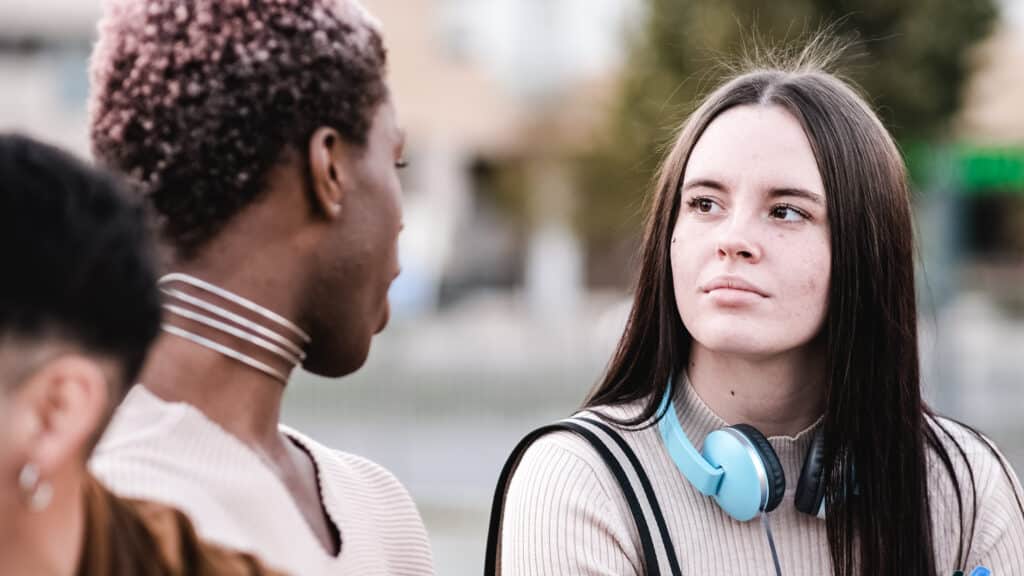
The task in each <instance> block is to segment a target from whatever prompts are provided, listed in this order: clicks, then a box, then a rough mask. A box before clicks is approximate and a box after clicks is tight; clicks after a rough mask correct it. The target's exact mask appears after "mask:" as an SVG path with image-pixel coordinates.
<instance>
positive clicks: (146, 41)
mask: <svg viewBox="0 0 1024 576" xmlns="http://www.w3.org/2000/svg"><path fill="white" fill-rule="evenodd" d="M385 64H386V53H385V49H384V46H383V42H382V39H381V35H380V30H379V25H378V23H377V22H376V21H375V20H373V18H372V17H371V16H370V15H369V14H368V13H367V12H366V11H365V10H363V9H362V7H361V6H360V5H359V4H358V3H357V2H356V1H355V0H107V4H106V6H105V12H104V17H103V19H102V20H101V22H100V24H99V41H98V43H97V45H96V48H95V50H94V52H93V55H92V63H91V82H92V96H91V99H90V103H89V116H90V136H91V139H92V149H93V153H94V155H95V156H96V158H97V159H98V160H99V161H100V162H101V163H102V164H105V165H107V166H109V167H110V168H112V169H114V170H116V171H119V172H121V173H123V174H125V175H127V176H128V178H129V180H130V181H131V182H132V183H133V184H135V185H136V187H137V188H139V189H140V190H141V191H142V192H143V193H144V194H145V195H146V196H147V197H148V199H149V200H150V201H151V202H152V205H153V207H154V208H155V210H156V212H157V214H158V215H159V217H160V220H161V228H162V231H163V233H164V235H165V237H166V238H167V239H168V240H169V241H170V242H171V243H172V244H173V245H174V246H176V247H177V248H178V251H179V253H180V254H181V255H182V256H184V257H188V256H190V255H194V254H195V252H196V251H197V250H198V249H199V248H200V247H202V245H203V244H204V243H205V242H207V241H208V240H209V239H210V238H211V237H213V236H214V235H216V233H217V232H218V230H219V229H220V228H221V227H222V226H223V225H224V224H225V223H226V222H227V221H228V220H230V219H231V217H232V216H233V215H234V214H236V213H238V212H239V211H240V210H241V209H242V208H243V207H245V206H246V205H247V204H248V203H249V202H251V201H252V200H253V199H254V198H256V197H257V196H258V195H259V193H260V192H261V190H262V189H263V180H264V177H265V176H266V173H267V172H268V170H269V168H270V167H271V166H272V165H273V164H274V162H275V161H277V160H278V159H279V158H280V157H281V155H282V153H283V151H284V150H285V149H287V148H288V147H293V148H294V149H296V150H298V151H300V152H304V151H305V147H306V143H307V142H308V140H309V138H310V136H311V135H312V133H313V132H314V131H315V130H316V129H317V128H319V127H321V126H330V127H332V128H335V129H337V130H338V132H339V133H340V134H341V135H342V137H344V138H345V139H346V140H348V141H350V142H352V143H355V144H359V145H362V144H365V142H366V137H367V133H368V131H369V128H370V124H371V123H372V119H373V115H374V112H375V110H376V107H377V106H378V105H379V104H380V103H381V102H382V101H383V100H384V99H385V98H386V97H387V87H386V84H385V78H384V75H385Z"/></svg>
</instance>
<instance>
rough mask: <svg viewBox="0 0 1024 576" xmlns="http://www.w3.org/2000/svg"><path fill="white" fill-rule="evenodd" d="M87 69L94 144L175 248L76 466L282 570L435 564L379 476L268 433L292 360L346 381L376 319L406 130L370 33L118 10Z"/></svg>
mask: <svg viewBox="0 0 1024 576" xmlns="http://www.w3.org/2000/svg"><path fill="white" fill-rule="evenodd" d="M92 80H93V99H92V104H91V135H92V143H93V150H94V153H95V154H96V157H97V158H98V159H99V160H100V161H101V162H103V163H104V164H106V165H108V166H110V167H112V168H114V169H115V170H117V171H119V172H121V173H123V174H126V175H127V176H128V177H129V178H130V179H131V180H132V181H133V183H134V184H135V186H136V187H137V188H138V189H139V190H140V191H141V192H142V193H143V194H144V195H145V197H146V198H147V199H148V200H149V201H150V203H151V205H152V207H153V208H154V210H155V213H156V215H157V217H158V222H159V224H160V227H161V231H162V233H163V238H164V240H165V241H166V242H165V244H166V246H167V247H168V249H169V252H171V255H170V256H169V261H170V264H169V273H168V274H167V275H165V276H164V277H163V278H162V279H161V288H162V293H163V296H164V306H163V308H164V313H165V320H164V327H163V329H164V332H165V333H164V335H163V336H162V337H161V338H160V339H159V340H158V341H157V344H156V346H155V348H154V350H153V353H152V354H151V356H150V359H149V361H148V362H147V364H146V366H145V367H144V369H143V372H142V376H141V378H140V380H141V383H142V386H138V387H136V388H135V390H133V391H132V393H130V394H129V395H128V397H127V399H126V400H125V402H124V403H123V404H122V406H121V407H120V409H119V410H118V413H117V415H116V416H115V418H114V421H113V423H112V425H111V428H110V430H109V431H108V433H107V434H106V436H105V438H104V440H103V441H102V442H101V444H100V446H99V447H98V449H97V452H96V455H95V457H94V459H93V469H94V471H95V472H96V473H97V475H98V476H99V477H100V478H102V479H103V480H105V481H106V482H108V483H109V485H110V486H111V487H112V488H113V489H114V490H115V491H116V492H118V493H120V494H125V495H130V496H135V497H146V498H150V499H153V500H159V501H163V502H168V503H171V504H174V505H177V506H178V507H180V508H182V509H183V510H185V511H186V512H187V513H188V514H189V515H190V517H191V518H192V519H193V521H194V523H195V524H196V527H197V529H198V530H199V532H200V534H201V535H203V536H205V537H207V538H209V539H211V540H213V541H215V542H218V543H222V544H225V545H228V546H231V547H233V548H237V549H242V550H246V551H250V552H253V553H254V554H256V555H258V556H260V557H261V558H263V559H264V560H265V561H266V562H268V563H269V564H271V565H272V566H275V567H277V568H280V569H283V570H285V571H287V572H289V573H294V574H310V575H315V574H367V575H372V574H409V575H412V574H428V573H431V572H432V571H433V570H432V561H431V553H430V547H429V542H428V540H427V536H426V533H425V530H424V527H423V523H422V520H421V519H420V516H419V514H418V512H417V510H416V507H415V506H414V504H413V502H412V501H411V499H410V498H409V495H408V493H407V492H406V491H405V489H404V488H403V487H402V486H401V484H399V482H398V481H397V480H396V479H395V478H394V477H393V476H392V475H391V474H389V473H388V472H387V471H385V470H383V469H382V468H380V467H379V466H377V465H375V464H373V463H371V462H369V461H367V460H365V459H363V458H360V457H358V456H354V455H351V454H344V453H339V452H336V451H334V450H331V449H329V448H327V447H325V446H322V445H321V444H319V443H317V442H315V441H314V440H312V439H310V438H308V437H306V436H304V435H302V434H301V433H299V432H296V431H294V430H291V429H289V428H285V427H281V426H280V425H279V415H280V410H281V402H282V397H283V395H284V393H285V390H286V382H287V377H288V374H289V373H290V371H291V370H292V369H293V368H294V367H295V366H297V365H299V364H301V365H302V366H303V367H304V368H306V369H307V370H310V371H312V372H313V373H316V374H319V375H323V376H328V377H337V376H342V375H344V374H348V373H350V372H352V371H354V370H356V369H358V368H359V367H360V366H361V365H362V364H363V362H364V361H365V359H366V355H367V353H368V349H369V345H370V341H371V339H372V337H373V335H374V334H375V333H376V332H378V331H380V330H381V329H383V328H384V326H385V324H386V323H387V321H388V315H389V308H388V301H387V290H388V286H389V285H390V283H391V281H392V280H393V279H394V277H395V276H396V275H397V273H398V263H397V257H396V240H397V237H398V233H399V230H400V228H401V225H402V224H401V207H400V188H399V180H398V175H397V172H396V168H397V167H399V166H400V165H401V163H402V147H403V136H402V133H401V131H400V130H399V129H398V127H397V125H396V120H395V110H394V107H393V106H392V103H391V99H390V97H389V93H388V88H387V86H386V83H385V50H384V47H383V45H382V40H381V36H380V32H379V29H378V26H377V24H376V23H375V22H374V21H373V20H372V19H371V17H370V16H369V15H368V14H367V13H366V12H365V11H364V10H363V9H362V8H361V7H360V6H359V5H358V4H357V3H356V2H355V1H353V0H277V1H274V2H269V1H268V2H263V1H260V2H238V1H230V2H226V1H221V0H192V1H189V2H180V1H178V0H141V1H138V0H133V1H115V2H112V3H111V4H110V5H109V7H108V10H107V13H106V15H105V18H104V21H103V22H102V23H101V25H100V38H99V43H98V45H97V48H96V51H95V53H94V56H93V77H92Z"/></svg>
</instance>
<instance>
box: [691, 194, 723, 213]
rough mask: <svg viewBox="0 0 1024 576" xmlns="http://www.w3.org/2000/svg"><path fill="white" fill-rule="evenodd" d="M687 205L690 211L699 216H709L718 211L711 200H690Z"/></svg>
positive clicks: (700, 198)
mask: <svg viewBox="0 0 1024 576" xmlns="http://www.w3.org/2000/svg"><path fill="white" fill-rule="evenodd" d="M688 204H689V205H690V208H691V209H692V210H695V211H696V212H699V213H701V214H711V213H713V212H715V211H716V210H717V209H718V205H717V204H715V201H714V200H712V199H711V198H704V197H697V198H693V199H691V200H690V201H689V202H688Z"/></svg>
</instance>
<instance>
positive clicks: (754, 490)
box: [658, 380, 825, 522]
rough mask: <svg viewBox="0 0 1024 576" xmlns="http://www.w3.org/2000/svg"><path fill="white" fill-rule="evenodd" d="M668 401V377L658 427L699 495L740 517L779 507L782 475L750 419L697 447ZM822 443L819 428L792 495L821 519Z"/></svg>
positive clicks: (807, 511)
mask: <svg viewBox="0 0 1024 576" xmlns="http://www.w3.org/2000/svg"><path fill="white" fill-rule="evenodd" d="M671 401H672V381H671V380H669V383H668V388H667V389H666V390H665V396H664V397H663V398H662V400H661V406H660V407H659V408H658V412H659V413H662V414H663V416H662V417H661V420H660V421H659V422H658V430H659V431H660V432H661V438H662V441H663V443H664V445H665V449H666V450H667V451H668V454H669V456H670V457H671V458H672V461H673V462H674V463H675V465H676V467H677V468H679V471H680V472H682V473H683V476H685V477H686V479H687V480H688V481H689V482H690V484H692V485H693V486H694V487H695V488H696V489H697V490H698V491H700V493H701V494H704V495H706V496H711V497H713V498H714V500H715V502H716V503H717V504H718V506H719V507H721V508H722V510H724V511H725V513H726V514H728V515H729V516H732V517H733V518H735V519H736V520H739V521H741V522H746V521H747V520H750V519H752V518H754V517H756V516H757V515H758V513H760V512H771V511H772V510H774V509H775V508H776V507H778V505H779V503H780V502H781V501H782V495H783V494H784V493H785V492H786V474H785V472H784V471H783V469H782V464H781V463H780V462H779V457H778V455H776V454H775V450H774V449H773V448H772V445H771V444H769V443H768V439H767V438H765V436H764V434H762V433H761V432H760V431H759V430H758V429H757V428H754V427H753V426H750V425H748V424H734V425H732V426H726V427H724V428H719V429H718V430H715V431H713V432H711V433H710V434H708V435H707V437H706V438H705V439H704V445H703V447H702V448H701V451H700V452H697V449H696V448H694V446H693V443H692V442H690V439H689V438H687V436H686V433H685V432H683V427H682V425H681V424H680V423H679V417H678V416H677V415H676V411H675V410H674V409H673V408H672V406H671ZM823 448H824V442H823V436H822V433H821V429H819V430H818V431H817V432H815V435H814V438H813V439H812V441H811V446H810V447H809V448H808V450H807V455H806V456H805V457H804V464H803V468H802V470H801V473H800V480H799V482H798V483H797V488H796V498H795V504H796V508H797V509H798V510H800V511H801V512H803V513H805V514H810V515H812V516H818V517H819V518H824V517H825V494H824V486H823V484H822V482H821V477H822V452H823Z"/></svg>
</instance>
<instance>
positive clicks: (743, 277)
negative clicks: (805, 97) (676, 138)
mask: <svg viewBox="0 0 1024 576" xmlns="http://www.w3.org/2000/svg"><path fill="white" fill-rule="evenodd" d="M679 193H680V194H681V198H680V208H679V216H678V219H677V220H676V222H675V228H674V230H673V233H672V244H671V261H672V278H673V288H674V292H675V298H676V306H677V307H678V309H679V314H680V317H681V318H682V321H683V324H684V325H685V326H686V329H687V330H688V331H689V333H690V334H691V335H692V336H693V339H694V341H695V342H694V343H695V345H699V346H703V347H705V348H707V349H709V350H711V351H713V352H718V353H723V354H734V355H741V356H749V357H758V358H765V357H770V356H775V355H778V354H782V353H785V352H788V351H791V350H795V349H797V348H800V347H802V346H804V345H806V344H808V343H809V342H810V341H811V340H812V339H813V338H814V337H815V336H816V335H818V333H819V332H820V331H821V329H822V326H823V324H824V320H825V315H826V309H827V305H828V302H827V300H828V289H829V274H830V269H831V254H830V251H831V250H830V245H829V225H828V218H827V206H826V198H825V189H824V185H823V184H822V181H821V175H820V174H819V172H818V166H817V162H816V160H815V158H814V153H813V151H812V150H811V145H810V142H809V141H808V140H807V136H806V135H805V134H804V131H803V129H802V127H801V126H800V123H799V122H798V121H797V120H796V118H794V117H793V116H792V115H791V114H789V113H788V112H787V111H785V110H784V109H783V108H781V107H779V106H753V105H748V106H738V107H735V108H732V109H730V110H727V111H726V112H724V113H722V114H721V115H720V116H718V117H717V118H716V119H715V120H713V121H712V122H711V124H710V125H709V126H708V127H707V129H706V130H705V132H704V133H703V134H702V135H701V137H700V139H699V140H698V141H697V143H696V145H695V146H694V148H693V151H692V152H691V154H690V158H689V161H688V162H687V165H686V168H685V170H684V172H683V181H682V184H681V186H680V192H679Z"/></svg>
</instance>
